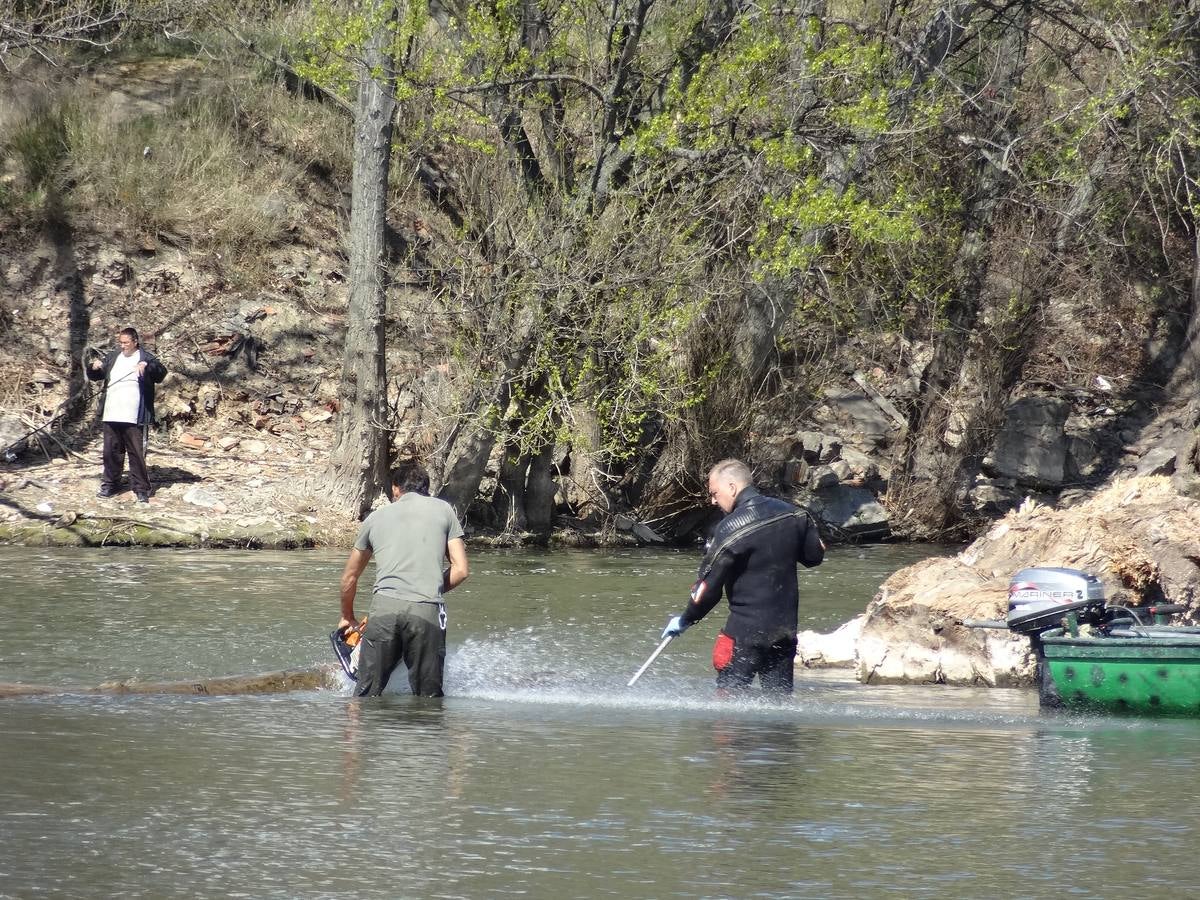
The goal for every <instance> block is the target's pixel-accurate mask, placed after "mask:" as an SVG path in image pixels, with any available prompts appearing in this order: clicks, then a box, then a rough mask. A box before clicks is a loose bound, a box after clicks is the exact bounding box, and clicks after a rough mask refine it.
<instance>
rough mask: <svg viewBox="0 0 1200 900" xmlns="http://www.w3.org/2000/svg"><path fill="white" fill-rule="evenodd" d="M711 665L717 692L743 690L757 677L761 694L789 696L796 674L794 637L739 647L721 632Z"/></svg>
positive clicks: (714, 647) (740, 645)
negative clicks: (760, 686) (714, 669)
mask: <svg viewBox="0 0 1200 900" xmlns="http://www.w3.org/2000/svg"><path fill="white" fill-rule="evenodd" d="M713 666H714V667H715V668H716V670H717V688H718V690H744V689H745V688H748V687H749V686H750V683H751V682H752V681H754V676H755V675H757V676H758V677H759V680H760V681H761V682H762V686H763V690H764V691H766V692H768V693H772V694H790V693H792V681H793V676H794V675H795V671H796V638H795V636H794V635H793V636H791V637H787V638H783V639H782V640H779V641H776V642H775V643H773V644H739V643H738V642H737V641H735V640H734V639H733V638H731V637H730V636H729V635H727V634H725V632H721V633H720V634H719V635H717V643H716V644H715V645H714V646H713Z"/></svg>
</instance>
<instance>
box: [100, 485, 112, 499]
mask: <svg viewBox="0 0 1200 900" xmlns="http://www.w3.org/2000/svg"><path fill="white" fill-rule="evenodd" d="M116 493H117V492H116V491H114V490H113V489H112V488H110V487H109V486H108V485H106V484H102V485H100V490H98V491H96V496H97V497H99V498H100V499H101V500H107V499H108V498H109V497H114V496H116Z"/></svg>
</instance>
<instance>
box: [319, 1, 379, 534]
mask: <svg viewBox="0 0 1200 900" xmlns="http://www.w3.org/2000/svg"><path fill="white" fill-rule="evenodd" d="M395 16H396V11H395V7H394V5H393V4H392V3H391V0H378V2H376V3H375V4H374V5H373V8H372V9H371V11H370V13H369V20H370V21H373V22H375V27H374V29H373V31H372V33H371V36H370V38H369V39H368V40H367V43H366V46H365V47H364V50H363V59H362V60H361V62H360V66H359V87H358V101H357V104H356V106H355V112H354V174H353V180H352V183H351V195H350V236H349V243H350V248H349V250H350V266H349V285H350V308H349V321H348V323H347V327H346V345H345V358H344V363H343V367H342V380H341V384H340V385H339V388H338V396H339V399H340V403H341V407H340V413H339V415H338V422H337V433H336V435H335V437H334V444H333V450H332V451H331V453H330V456H329V485H328V488H327V493H328V496H329V498H330V500H331V501H332V502H333V503H334V504H335V505H336V506H337V507H338V508H339V509H341V510H343V511H344V512H346V513H348V514H350V515H356V516H359V517H361V516H362V515H364V514H365V513H366V512H367V511H368V510H369V509H370V508H371V505H372V503H373V502H374V499H375V497H376V496H377V495H378V494H379V492H380V491H381V490H383V488H384V484H385V482H386V480H387V464H388V438H389V433H388V429H387V423H386V410H387V376H386V371H385V358H386V357H385V352H384V351H385V346H384V313H385V309H386V300H387V265H386V243H385V234H384V230H385V225H386V214H387V189H388V169H389V165H390V162H391V150H392V122H393V119H394V116H395V111H396V99H395V96H394V94H393V89H392V80H393V79H392V73H393V63H392V60H391V58H390V56H389V53H388V44H389V41H390V39H391V30H390V27H389V26H390V23H392V22H394V21H395Z"/></svg>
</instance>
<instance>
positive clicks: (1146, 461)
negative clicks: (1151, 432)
mask: <svg viewBox="0 0 1200 900" xmlns="http://www.w3.org/2000/svg"><path fill="white" fill-rule="evenodd" d="M1176 456H1177V454H1176V453H1175V451H1174V450H1172V449H1170V448H1169V447H1155V448H1154V449H1153V450H1151V451H1150V452H1149V453H1147V454H1146V455H1145V456H1143V457H1142V458H1141V459H1140V460H1139V461H1138V464H1137V470H1136V472H1137V474H1138V475H1170V474H1171V473H1173V472H1174V471H1175V459H1176Z"/></svg>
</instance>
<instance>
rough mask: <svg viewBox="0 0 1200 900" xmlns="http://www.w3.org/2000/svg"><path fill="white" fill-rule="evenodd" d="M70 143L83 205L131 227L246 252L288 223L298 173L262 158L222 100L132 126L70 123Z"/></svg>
mask: <svg viewBox="0 0 1200 900" xmlns="http://www.w3.org/2000/svg"><path fill="white" fill-rule="evenodd" d="M68 142H69V145H70V160H69V165H68V171H69V175H70V178H71V180H72V182H73V183H74V187H75V189H74V191H73V193H74V195H75V199H76V205H77V206H78V205H79V204H82V206H83V207H84V208H86V207H95V208H96V211H97V212H104V213H108V214H110V215H112V216H114V217H115V218H116V220H117V221H118V222H119V223H120V224H122V225H124V227H125V228H127V229H131V230H134V231H148V232H151V233H167V234H169V235H172V236H174V237H175V238H176V239H178V238H180V237H182V238H184V239H186V240H187V241H188V242H189V243H190V244H191V245H193V246H196V247H199V248H208V249H222V250H229V251H232V252H235V253H239V252H240V253H249V252H254V251H255V250H257V249H259V248H261V247H262V246H264V245H266V244H270V243H273V242H274V241H276V240H278V239H279V237H280V236H281V234H282V233H283V231H284V230H285V229H286V227H287V225H288V215H287V207H288V205H289V204H288V202H287V199H286V194H287V187H288V185H289V184H290V183H291V182H292V181H293V180H294V179H295V177H296V173H295V171H294V170H292V169H291V167H289V166H287V165H284V164H281V163H280V161H279V160H276V159H271V158H269V157H264V156H263V155H262V154H261V153H260V152H258V149H257V148H256V147H255V146H254V144H253V142H252V141H248V140H247V139H246V136H245V135H243V134H241V133H240V132H239V129H238V127H237V119H236V116H234V115H232V114H231V107H230V103H229V102H228V98H226V97H223V96H221V95H219V94H218V95H217V96H206V95H199V96H193V97H189V98H186V99H183V100H181V101H179V102H177V103H175V104H173V105H172V106H171V107H170V108H169V109H168V111H167V112H166V113H164V114H161V115H142V116H140V117H138V118H135V119H132V120H129V121H114V120H113V119H112V118H111V117H104V116H102V115H96V114H93V115H88V116H77V117H73V118H72V119H70V120H69V124H68Z"/></svg>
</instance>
